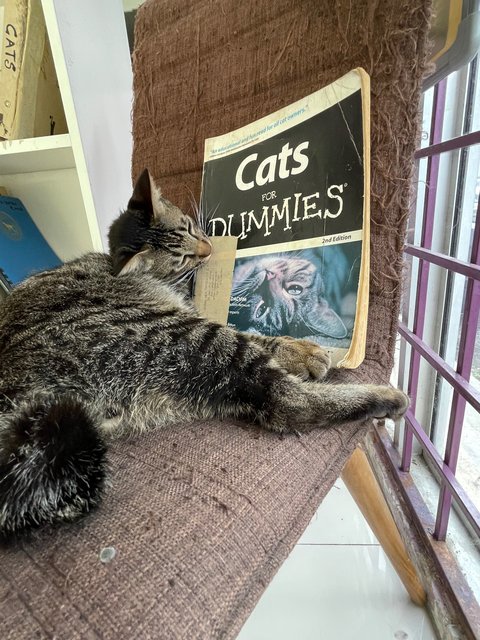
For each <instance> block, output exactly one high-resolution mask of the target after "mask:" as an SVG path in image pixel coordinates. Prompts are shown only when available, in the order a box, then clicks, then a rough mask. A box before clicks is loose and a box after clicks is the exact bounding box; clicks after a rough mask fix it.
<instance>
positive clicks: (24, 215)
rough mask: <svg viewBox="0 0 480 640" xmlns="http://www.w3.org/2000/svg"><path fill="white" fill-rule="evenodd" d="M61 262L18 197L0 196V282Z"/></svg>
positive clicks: (9, 282)
mask: <svg viewBox="0 0 480 640" xmlns="http://www.w3.org/2000/svg"><path fill="white" fill-rule="evenodd" d="M61 264H62V261H61V260H60V258H59V257H58V256H57V255H56V254H55V253H54V252H53V251H52V249H51V247H50V245H49V244H48V242H47V241H46V240H45V238H44V237H43V236H42V234H41V233H40V231H39V230H38V227H37V225H36V224H35V223H34V222H33V220H32V218H31V217H30V215H29V213H28V211H27V210H26V209H25V207H24V206H23V204H22V203H21V201H20V200H19V199H18V198H11V197H10V196H0V285H1V286H2V287H3V288H4V289H10V288H11V287H12V286H14V285H16V284H18V283H19V282H21V281H22V280H24V279H25V278H27V277H28V276H30V275H32V274H33V273H36V272H38V271H45V270H46V269H52V268H53V267H57V266H59V265H61Z"/></svg>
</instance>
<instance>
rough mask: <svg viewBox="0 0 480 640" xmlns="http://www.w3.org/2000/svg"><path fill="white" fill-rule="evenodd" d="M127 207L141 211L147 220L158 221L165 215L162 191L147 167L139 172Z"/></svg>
mask: <svg viewBox="0 0 480 640" xmlns="http://www.w3.org/2000/svg"><path fill="white" fill-rule="evenodd" d="M128 209H132V210H135V211H143V212H144V213H145V218H146V219H147V220H148V221H153V222H158V221H160V220H161V219H162V217H163V216H164V215H165V210H166V205H165V201H164V199H163V198H162V192H161V190H160V188H159V187H157V185H156V184H155V182H154V180H153V178H152V176H151V175H150V172H149V171H148V169H144V170H143V171H142V173H141V174H140V177H139V178H138V180H137V182H136V183H135V187H134V189H133V194H132V197H131V198H130V200H129V202H128Z"/></svg>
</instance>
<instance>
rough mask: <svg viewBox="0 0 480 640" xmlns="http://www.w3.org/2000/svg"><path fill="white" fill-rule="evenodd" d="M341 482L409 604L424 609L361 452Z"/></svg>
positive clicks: (408, 562) (420, 589)
mask: <svg viewBox="0 0 480 640" xmlns="http://www.w3.org/2000/svg"><path fill="white" fill-rule="evenodd" d="M342 479H343V481H344V483H345V485H346V486H347V489H348V490H349V492H350V494H351V496H352V498H353V499H354V500H355V502H356V503H357V505H358V507H359V508H360V511H361V512H362V514H363V516H364V518H365V520H366V521H367V522H368V524H369V525H370V527H371V529H372V531H373V533H374V534H375V536H376V537H377V538H378V541H379V542H380V544H381V546H382V548H383V550H384V551H385V553H386V554H387V556H388V558H389V560H390V562H391V563H392V565H393V567H394V568H395V571H396V572H397V574H398V576H399V578H400V580H401V581H402V582H403V584H404V586H405V588H406V590H407V591H408V594H409V595H410V598H411V599H412V601H413V602H414V603H415V604H417V605H419V606H421V607H423V606H424V605H425V602H426V594H425V590H424V589H423V587H422V585H421V583H420V580H419V579H418V575H417V572H416V570H415V567H414V566H413V564H412V562H411V560H410V558H409V557H408V554H407V551H406V549H405V545H404V544H403V541H402V539H401V537H400V534H399V532H398V529H397V526H396V524H395V521H394V520H393V517H392V514H391V513H390V510H389V508H388V505H387V503H386V501H385V498H384V496H383V493H382V491H381V489H380V487H379V485H378V482H377V480H376V478H375V476H374V474H373V471H372V468H371V467H370V463H369V462H368V458H367V456H366V455H365V452H364V451H362V449H360V448H358V447H357V449H355V451H354V452H353V454H352V456H351V458H350V460H349V461H348V462H347V464H346V465H345V468H344V470H343V472H342Z"/></svg>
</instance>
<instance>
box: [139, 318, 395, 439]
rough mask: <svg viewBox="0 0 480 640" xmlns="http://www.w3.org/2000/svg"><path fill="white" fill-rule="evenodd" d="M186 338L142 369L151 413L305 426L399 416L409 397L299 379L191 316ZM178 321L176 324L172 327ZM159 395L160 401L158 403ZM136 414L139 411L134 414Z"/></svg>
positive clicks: (239, 337) (244, 340)
mask: <svg viewBox="0 0 480 640" xmlns="http://www.w3.org/2000/svg"><path fill="white" fill-rule="evenodd" d="M188 322H189V331H188V335H185V334H184V333H182V332H180V330H179V329H177V335H180V336H182V337H181V338H180V339H178V340H177V341H176V343H175V344H172V343H170V344H169V345H168V347H167V346H162V345H164V344H165V343H164V341H162V342H159V343H158V344H157V345H156V347H157V349H158V352H157V354H156V356H155V358H154V359H153V360H151V361H150V366H149V368H148V370H146V371H142V375H143V376H144V378H143V383H142V389H139V393H138V394H137V397H138V399H139V400H140V401H141V397H142V396H143V397H144V398H148V411H149V413H150V415H152V416H153V417H155V415H157V416H158V418H159V420H160V421H161V418H162V416H163V417H164V416H166V414H167V413H168V414H169V415H168V422H174V421H176V420H185V419H186V418H187V417H188V416H191V417H192V418H218V419H232V418H238V419H242V420H245V421H249V422H256V423H258V424H260V425H262V426H264V427H265V428H267V429H271V430H273V431H279V432H283V431H290V430H298V431H305V430H310V429H313V428H315V427H328V426H333V425H338V424H341V423H343V422H349V421H357V420H365V419H367V418H370V417H379V418H381V417H387V416H388V417H392V418H396V417H398V416H400V415H402V414H403V413H404V412H405V411H406V409H407V406H408V399H407V397H406V396H405V395H404V394H403V393H402V392H401V391H397V390H394V389H391V388H388V387H381V386H364V385H363V386H362V385H358V386H355V385H329V384H321V383H320V384H311V383H308V382H302V381H300V380H299V379H298V378H296V377H295V376H292V375H290V374H287V373H286V372H285V371H284V370H283V369H282V368H281V367H280V366H279V365H278V364H277V362H276V361H275V359H274V358H272V357H271V356H270V355H269V354H268V353H267V352H266V351H265V349H264V348H262V347H260V346H259V345H258V344H256V343H255V341H252V340H250V339H249V337H247V336H245V335H243V334H241V333H238V332H236V331H234V330H232V329H230V328H228V327H224V326H221V325H218V324H215V323H211V322H206V321H205V320H202V319H195V320H192V319H190V320H189V321H188ZM177 326H178V324H177ZM157 398H158V401H157ZM138 415H141V411H139V412H138Z"/></svg>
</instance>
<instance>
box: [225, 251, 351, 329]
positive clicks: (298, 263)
mask: <svg viewBox="0 0 480 640" xmlns="http://www.w3.org/2000/svg"><path fill="white" fill-rule="evenodd" d="M232 298H233V299H234V300H236V299H237V300H238V299H240V300H246V304H245V303H243V304H242V305H238V307H236V306H235V305H233V308H232V311H233V314H234V315H233V314H232V317H231V318H229V320H230V321H232V322H234V323H235V325H236V326H237V327H242V328H243V329H246V330H249V331H258V332H259V333H261V334H265V335H269V336H281V335H285V334H287V335H292V336H295V337H306V336H311V335H320V336H326V337H328V338H336V339H340V338H345V337H346V335H347V328H346V327H345V325H344V323H343V320H342V319H341V318H340V316H339V315H338V314H337V313H336V312H335V311H334V309H333V308H332V307H331V306H330V305H329V304H328V302H327V300H326V298H325V286H324V283H323V279H322V277H321V275H320V271H319V270H318V269H317V268H316V266H315V265H314V264H313V262H311V261H310V260H305V259H303V258H297V257H291V256H288V254H285V255H276V254H275V255H273V256H266V257H264V258H254V259H248V260H247V261H246V262H244V263H243V264H241V265H239V266H238V267H237V268H236V269H235V274H234V279H233V286H232ZM244 305H245V306H244Z"/></svg>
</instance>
